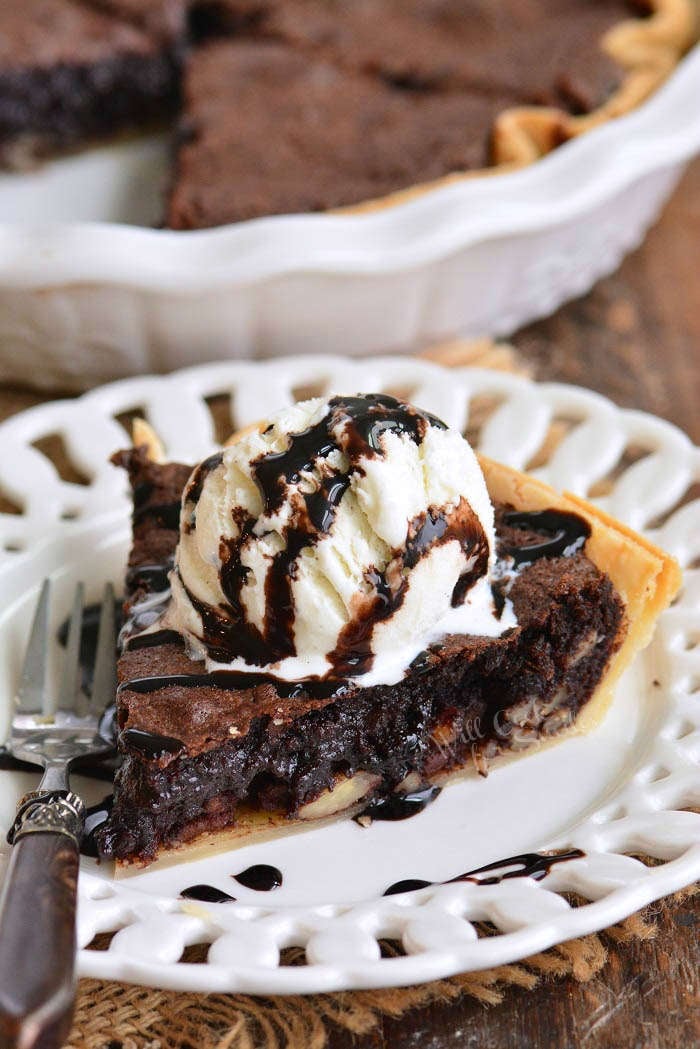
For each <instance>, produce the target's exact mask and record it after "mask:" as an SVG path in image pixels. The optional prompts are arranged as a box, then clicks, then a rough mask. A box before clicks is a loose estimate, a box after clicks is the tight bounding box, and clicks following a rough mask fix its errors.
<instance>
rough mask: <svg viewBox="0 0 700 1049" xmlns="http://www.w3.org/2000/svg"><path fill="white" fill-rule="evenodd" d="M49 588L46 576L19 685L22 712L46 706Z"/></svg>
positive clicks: (36, 710) (29, 711)
mask: <svg viewBox="0 0 700 1049" xmlns="http://www.w3.org/2000/svg"><path fill="white" fill-rule="evenodd" d="M50 592H51V582H50V580H49V579H45V580H44V582H43V584H42V587H41V593H40V595H39V602H38V604H37V606H36V611H35V613H34V620H33V622H32V629H31V633H30V634H29V641H28V643H27V651H26V653H25V656H24V664H23V666H22V673H21V675H20V681H19V688H18V689H17V710H18V711H19V712H20V713H22V714H33V713H35V714H36V713H39V711H40V710H43V709H44V704H45V697H46V677H47V671H48V650H49V596H50Z"/></svg>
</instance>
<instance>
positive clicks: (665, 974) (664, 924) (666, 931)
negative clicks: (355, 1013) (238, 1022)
mask: <svg viewBox="0 0 700 1049" xmlns="http://www.w3.org/2000/svg"><path fill="white" fill-rule="evenodd" d="M655 910H656V911H657V915H656V919H655V920H656V929H657V935H656V937H655V939H652V940H645V941H641V940H640V941H637V942H633V943H628V944H624V945H619V946H617V945H615V946H613V947H612V948H611V950H610V956H609V960H608V962H607V964H606V966H605V968H604V969H603V970H602V971H601V972H600V974H599V975H598V976H597V977H595V978H594V979H593V980H591V981H590V982H589V983H579V982H578V981H577V980H575V979H574V978H573V977H568V978H566V979H559V980H551V981H548V982H546V983H544V984H542V985H540V986H539V987H536V988H535V989H534V990H525V989H523V988H519V987H514V988H512V989H510V990H508V991H507V992H506V997H505V999H504V1001H503V1002H502V1003H501V1004H500V1005H496V1006H483V1005H481V1004H480V1003H479V1002H477V1001H475V1000H474V999H473V998H463V999H462V1000H461V1001H458V1002H450V1003H448V1004H439V1005H430V1006H427V1007H425V1008H421V1009H416V1010H414V1011H412V1012H411V1013H409V1014H407V1015H406V1016H404V1017H402V1018H401V1019H399V1020H395V1019H390V1018H386V1019H384V1020H383V1022H382V1023H381V1024H380V1026H379V1027H378V1028H377V1029H376V1030H375V1031H373V1032H372V1033H371V1034H370V1035H365V1036H362V1037H360V1038H355V1037H353V1036H352V1035H349V1034H347V1033H345V1032H342V1033H341V1032H335V1031H334V1032H333V1034H332V1036H331V1039H330V1042H329V1046H330V1047H331V1049H359V1047H362V1049H448V1047H449V1049H457V1047H459V1049H628V1047H629V1049H689V1047H690V1046H694V1045H699V1044H700V997H699V989H698V963H699V962H700V949H699V948H698V940H699V939H700V936H699V935H698V934H699V932H700V899H699V898H697V897H696V898H695V900H694V901H692V900H691V901H688V902H687V903H685V904H683V905H677V906H673V905H662V904H660V905H657V907H656V908H655Z"/></svg>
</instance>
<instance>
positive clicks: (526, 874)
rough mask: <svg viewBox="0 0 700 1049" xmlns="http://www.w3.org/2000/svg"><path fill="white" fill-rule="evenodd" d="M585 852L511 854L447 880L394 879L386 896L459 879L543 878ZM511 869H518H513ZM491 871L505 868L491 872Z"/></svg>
mask: <svg viewBox="0 0 700 1049" xmlns="http://www.w3.org/2000/svg"><path fill="white" fill-rule="evenodd" d="M582 856H585V853H584V852H582V851H581V849H569V850H568V851H566V852H557V853H543V852H523V853H521V854H520V855H519V856H508V857H507V858H506V859H504V860H496V861H495V862H494V863H487V864H485V865H484V866H483V867H475V868H474V869H473V870H470V871H465V873H464V874H458V875H456V877H454V878H448V879H447V881H437V882H436V881H423V880H422V879H419V878H411V879H408V878H407V879H404V880H403V881H397V882H394V884H393V885H390V886H389V888H388V889H386V891H385V892H384V895H385V896H396V895H398V894H399V893H401V892H414V891H415V890H416V889H426V888H428V886H429V885H452V884H454V883H455V882H460V881H469V882H473V883H474V884H475V885H498V884H499V883H500V882H502V881H507V880H509V879H511V878H532V879H533V880H534V881H542V879H543V878H546V876H547V875H548V874H549V872H550V871H551V869H552V867H554V866H556V864H558V863H567V862H568V861H569V860H579V859H581V857H582ZM511 868H515V869H514V870H511ZM489 871H502V872H503V873H501V874H497V873H494V874H492V875H489ZM480 874H487V875H489V876H488V877H485V878H480V877H478V875H480Z"/></svg>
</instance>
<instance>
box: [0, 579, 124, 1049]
mask: <svg viewBox="0 0 700 1049" xmlns="http://www.w3.org/2000/svg"><path fill="white" fill-rule="evenodd" d="M50 589H51V588H50V583H49V580H48V579H47V580H46V581H45V582H44V585H43V587H42V590H41V595H40V597H39V603H38V605H37V609H36V612H35V615H34V623H33V625H32V629H31V633H30V636H29V642H28V645H27V652H26V656H25V660H24V666H23V669H22V674H21V679H20V684H19V689H18V691H17V696H16V701H15V714H14V718H13V721H12V730H11V734H10V739H9V741H8V743H7V749H8V750H9V751H10V753H11V754H12V756H13V757H15V758H17V759H19V760H20V761H28V762H31V763H32V764H35V765H40V766H43V769H44V775H43V776H42V779H41V782H40V784H39V787H38V789H37V790H34V791H31V792H30V793H29V794H26V795H25V797H24V798H22V800H21V802H20V804H19V806H18V809H17V817H16V819H15V822H14V824H13V826H12V829H11V831H10V833H9V834H8V840H9V841H10V843H11V844H12V845H13V849H12V855H11V859H10V864H9V867H8V870H7V875H6V878H5V881H4V885H3V888H2V895H1V896H0V1049H39V1047H40V1049H53V1047H59V1046H61V1045H62V1044H63V1042H64V1041H65V1039H66V1037H67V1036H68V1032H69V1029H70V1023H71V1018H72V1015H73V1005H74V1000H75V978H74V962H75V910H76V885H77V878H78V858H79V848H80V840H81V837H82V834H83V828H84V824H85V805H84V804H83V802H82V801H81V799H80V798H79V797H78V796H77V795H76V794H74V793H73V792H72V791H71V789H70V783H69V776H70V772H71V767H72V766H73V765H74V764H75V762H76V761H78V760H79V759H84V758H87V757H96V756H99V755H101V754H106V753H109V752H110V750H111V749H112V747H111V746H110V744H109V743H108V742H107V741H106V740H105V739H104V738H102V737H101V736H100V734H99V718H100V715H101V714H102V712H103V711H104V709H105V707H106V706H107V705H108V704H110V703H112V702H113V700H114V694H115V686H116V661H115V649H116V635H115V615H114V592H113V590H112V587H111V585H109V584H108V585H107V586H106V587H105V589H104V596H103V600H102V607H101V610H100V623H99V630H98V640H97V650H96V658H95V667H94V679H93V687H92V696H91V699H90V702H89V703H88V702H87V701H86V699H85V697H84V696H82V695H81V690H80V680H79V674H80V633H81V625H82V616H83V587H82V584H78V586H77V587H76V591H75V597H74V600H73V608H72V612H71V617H70V625H69V628H68V638H67V643H66V653H65V657H64V664H63V670H62V674H61V680H60V685H59V690H58V695H56V696H53V695H50V694H49V690H48V681H47V676H48V674H47V671H48V655H49V647H50V643H51V638H50V636H49V604H50Z"/></svg>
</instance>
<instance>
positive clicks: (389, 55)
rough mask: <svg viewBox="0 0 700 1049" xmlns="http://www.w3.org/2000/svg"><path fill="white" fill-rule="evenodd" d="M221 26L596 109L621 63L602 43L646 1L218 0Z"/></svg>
mask: <svg viewBox="0 0 700 1049" xmlns="http://www.w3.org/2000/svg"><path fill="white" fill-rule="evenodd" d="M207 8H208V9H209V11H210V21H211V23H212V24H213V25H214V26H216V27H217V28H218V30H219V31H222V30H224V31H225V30H226V29H228V31H229V32H231V33H234V34H251V35H255V36H256V37H258V38H259V37H268V38H270V39H276V40H280V41H284V42H286V43H288V44H290V45H292V46H294V47H295V48H300V49H303V50H307V51H313V52H315V53H316V54H320V55H323V56H324V57H325V58H327V59H329V60H331V61H332V62H333V63H334V64H339V65H341V66H343V67H345V68H348V69H353V70H356V71H363V72H369V73H373V74H379V75H381V76H383V77H385V78H386V79H387V80H389V81H391V82H394V83H396V84H397V85H399V86H403V87H406V88H414V89H421V88H442V89H447V88H469V89H472V90H475V91H477V92H480V93H484V94H492V93H499V92H502V91H505V92H507V93H510V94H512V97H513V100H514V101H515V100H516V99H517V100H519V101H521V102H523V103H526V102H533V103H539V104H545V105H559V106H564V107H565V108H566V109H569V108H572V107H573V108H574V109H575V110H579V109H580V110H589V109H592V108H593V107H595V106H597V105H600V104H601V102H602V101H604V100H605V98H606V97H607V95H608V94H609V92H610V90H611V89H612V88H613V87H614V86H615V84H616V83H617V82H618V81H619V76H620V72H619V70H618V69H617V68H616V67H615V64H614V63H613V62H612V61H611V60H610V59H609V58H608V57H607V56H606V55H605V53H604V51H603V50H602V48H601V39H602V37H603V35H604V34H605V32H606V31H607V30H608V29H610V27H611V26H613V25H616V24H617V23H619V22H621V21H623V20H624V19H626V18H630V17H639V16H640V15H642V16H643V15H645V14H648V13H649V10H650V5H649V3H648V2H645V0H585V2H583V3H582V2H581V0H342V2H341V3H337V2H335V0H214V2H213V3H211V2H210V3H208V4H207V3H206V0H205V2H204V3H203V5H202V10H206V9H207Z"/></svg>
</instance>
